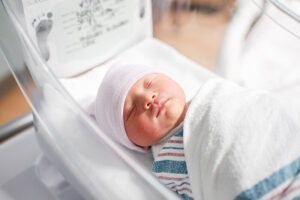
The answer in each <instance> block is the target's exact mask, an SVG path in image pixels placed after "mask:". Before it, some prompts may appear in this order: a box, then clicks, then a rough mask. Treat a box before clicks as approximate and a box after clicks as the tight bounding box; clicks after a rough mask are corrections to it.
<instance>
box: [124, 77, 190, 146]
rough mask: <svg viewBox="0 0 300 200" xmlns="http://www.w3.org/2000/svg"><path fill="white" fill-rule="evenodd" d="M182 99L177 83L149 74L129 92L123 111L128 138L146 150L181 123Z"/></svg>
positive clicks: (184, 103)
mask: <svg viewBox="0 0 300 200" xmlns="http://www.w3.org/2000/svg"><path fill="white" fill-rule="evenodd" d="M185 107H186V101H185V95H184V91H183V89H182V88H181V87H180V85H179V84H178V83H176V82H175V81H173V80H172V79H171V78H169V77H168V76H166V75H163V74H149V75H146V76H144V77H143V78H141V79H139V80H138V81H137V82H136V83H135V84H134V85H133V86H132V87H131V88H130V90H129V92H128V94H127V96H126V99H125V103H124V110H123V119H124V125H125V130H126V133H127V136H128V138H129V139H130V140H131V142H133V143H134V144H137V145H139V146H143V147H148V146H150V145H153V144H155V143H157V142H158V141H159V140H160V139H161V138H163V137H164V136H165V135H166V134H167V133H168V132H169V131H170V130H172V129H173V128H175V127H176V126H178V125H179V124H180V122H182V121H183V119H184V115H185Z"/></svg>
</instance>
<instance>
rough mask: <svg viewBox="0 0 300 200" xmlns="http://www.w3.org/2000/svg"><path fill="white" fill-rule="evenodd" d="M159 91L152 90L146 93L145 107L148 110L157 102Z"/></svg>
mask: <svg viewBox="0 0 300 200" xmlns="http://www.w3.org/2000/svg"><path fill="white" fill-rule="evenodd" d="M156 98H157V93H156V92H152V93H149V94H146V95H145V101H144V109H146V110H148V109H149V108H150V107H151V106H152V105H153V104H155V103H156V101H155V99H156Z"/></svg>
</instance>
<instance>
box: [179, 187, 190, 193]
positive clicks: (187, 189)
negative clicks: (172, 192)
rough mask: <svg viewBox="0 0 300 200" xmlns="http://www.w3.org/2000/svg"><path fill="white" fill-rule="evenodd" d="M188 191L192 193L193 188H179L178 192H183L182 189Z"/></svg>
mask: <svg viewBox="0 0 300 200" xmlns="http://www.w3.org/2000/svg"><path fill="white" fill-rule="evenodd" d="M184 190H185V191H188V192H189V193H192V190H191V189H189V188H180V189H178V190H177V191H178V192H181V191H184Z"/></svg>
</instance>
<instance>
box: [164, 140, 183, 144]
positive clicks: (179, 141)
mask: <svg viewBox="0 0 300 200" xmlns="http://www.w3.org/2000/svg"><path fill="white" fill-rule="evenodd" d="M167 143H178V144H182V143H183V141H182V140H168V142H167Z"/></svg>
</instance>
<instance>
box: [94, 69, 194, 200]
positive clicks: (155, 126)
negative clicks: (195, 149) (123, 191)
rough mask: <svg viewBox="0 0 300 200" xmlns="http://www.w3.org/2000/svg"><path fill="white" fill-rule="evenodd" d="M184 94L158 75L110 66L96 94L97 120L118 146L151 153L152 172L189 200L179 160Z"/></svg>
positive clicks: (181, 156) (181, 157) (183, 165)
mask: <svg viewBox="0 0 300 200" xmlns="http://www.w3.org/2000/svg"><path fill="white" fill-rule="evenodd" d="M188 105H189V104H188V103H187V102H186V100H185V94H184V91H183V89H182V88H181V87H180V85H179V84H178V83H176V82H175V81H174V80H172V79H171V78H170V77H168V76H167V75H165V74H164V73H162V72H160V71H159V70H156V69H153V68H150V67H146V66H142V65H114V66H112V67H111V68H110V69H109V71H108V72H107V74H106V75H105V77H104V79H103V82H102V84H101V86H100V88H99V91H98V95H97V99H96V103H95V109H96V112H95V113H96V114H95V117H96V120H97V123H98V124H99V126H100V127H101V129H102V130H103V131H105V132H106V133H111V134H112V137H113V138H114V139H115V140H116V141H118V142H119V143H121V144H122V145H124V146H126V147H128V148H130V149H132V150H137V151H140V152H145V151H148V150H149V148H150V147H152V153H153V157H154V162H153V167H152V171H153V173H154V174H155V175H156V176H157V177H158V179H159V180H160V181H162V182H163V183H164V184H165V185H166V186H167V187H169V188H170V189H171V190H173V191H175V192H176V193H178V194H179V195H180V196H181V197H182V198H184V199H193V198H192V191H191V189H190V182H189V177H188V172H187V167H186V162H185V158H184V149H183V120H184V117H185V113H186V111H187V108H188Z"/></svg>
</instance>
